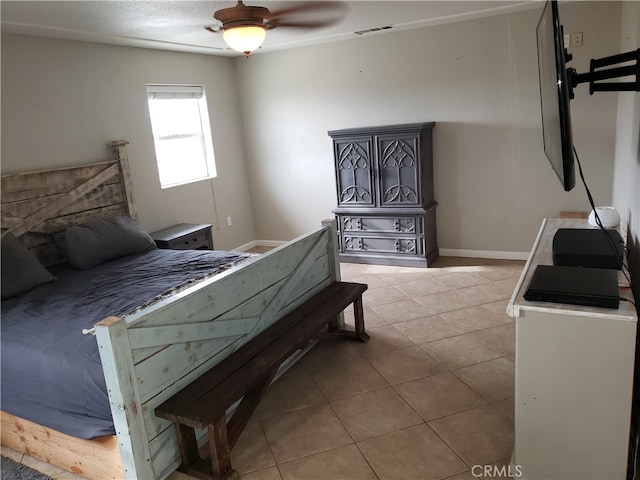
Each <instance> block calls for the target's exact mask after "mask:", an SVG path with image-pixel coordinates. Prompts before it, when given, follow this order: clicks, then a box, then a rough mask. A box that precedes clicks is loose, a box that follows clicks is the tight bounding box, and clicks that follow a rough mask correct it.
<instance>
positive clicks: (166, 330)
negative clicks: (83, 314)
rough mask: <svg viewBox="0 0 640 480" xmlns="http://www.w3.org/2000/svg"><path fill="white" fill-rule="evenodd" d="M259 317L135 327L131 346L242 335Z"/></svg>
mask: <svg viewBox="0 0 640 480" xmlns="http://www.w3.org/2000/svg"><path fill="white" fill-rule="evenodd" d="M257 321H258V317H252V318H234V319H230V320H217V321H215V322H213V321H212V322H202V323H190V324H188V325H167V326H163V327H148V328H134V329H131V330H130V331H129V341H130V342H131V348H133V349H137V348H148V347H160V346H165V345H170V344H173V343H181V344H184V343H186V342H192V341H198V340H210V339H213V338H221V337H230V336H234V337H235V336H240V335H246V334H247V333H249V332H250V331H251V330H252V329H253V326H254V325H255V324H256V322H257Z"/></svg>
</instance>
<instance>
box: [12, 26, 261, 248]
mask: <svg viewBox="0 0 640 480" xmlns="http://www.w3.org/2000/svg"><path fill="white" fill-rule="evenodd" d="M231 62H232V60H231V59H229V58H224V57H212V56H206V55H195V54H185V53H171V52H161V51H157V50H143V49H138V48H126V47H115V46H106V45H98V44H92V43H81V42H70V41H60V40H51V39H39V38H35V37H25V36H16V35H3V36H2V172H3V173H8V172H18V171H29V170H38V169H43V168H51V167H57V166H66V165H73V164H78V163H83V162H84V163H88V162H90V161H98V160H104V159H106V158H109V156H110V150H109V149H108V147H107V143H108V142H109V141H111V140H118V139H126V140H129V142H130V145H129V146H128V153H129V160H130V163H131V173H132V177H133V185H134V193H135V199H136V203H137V207H138V212H139V219H140V222H141V224H142V225H143V226H144V227H145V228H146V229H147V230H149V231H152V230H156V229H159V228H163V227H166V226H169V225H173V224H176V223H182V222H186V223H212V224H214V230H213V236H214V243H215V246H216V247H217V248H223V249H231V248H234V247H237V246H240V245H243V244H245V243H247V242H251V241H253V240H254V239H255V231H254V223H253V215H252V210H251V203H250V199H249V189H248V183H247V172H246V165H245V161H244V151H243V138H242V123H241V118H240V115H239V103H238V91H237V89H236V78H235V71H234V69H233V67H232V64H231ZM147 83H178V84H180V83H186V84H188V83H194V84H201V85H204V86H205V90H206V93H207V100H208V106H209V114H210V119H211V127H212V133H213V143H214V150H215V155H216V164H217V167H218V178H216V179H215V180H213V181H203V182H198V183H192V184H189V185H184V186H180V187H175V188H171V189H164V190H162V189H160V183H159V180H158V174H157V169H156V166H155V154H154V149H153V138H152V134H151V123H150V121H149V113H148V109H147V99H146V90H145V85H146V84H147ZM214 195H215V198H214ZM227 216H231V217H232V219H233V227H227V226H226V220H225V219H226V217H227ZM218 221H219V223H220V225H219V226H218Z"/></svg>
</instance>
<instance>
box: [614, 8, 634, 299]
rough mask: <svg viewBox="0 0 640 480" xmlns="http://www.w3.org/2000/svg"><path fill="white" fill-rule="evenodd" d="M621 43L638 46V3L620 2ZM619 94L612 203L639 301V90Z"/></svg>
mask: <svg viewBox="0 0 640 480" xmlns="http://www.w3.org/2000/svg"><path fill="white" fill-rule="evenodd" d="M620 44H621V45H620V51H621V52H628V51H631V50H635V49H636V48H640V3H639V2H632V1H627V2H624V3H623V7H622V32H621V42H620ZM618 95H619V96H618V118H617V137H616V156H615V175H614V178H613V205H614V206H615V207H616V209H617V210H618V211H619V212H620V216H621V218H622V222H621V225H622V228H623V229H624V230H625V231H626V235H625V237H626V240H627V244H628V247H629V249H630V254H629V260H630V262H629V266H630V269H631V273H632V275H633V277H632V278H633V282H634V284H635V295H636V302H637V301H638V300H640V141H639V139H638V137H639V136H640V93H634V92H623V93H620V94H618Z"/></svg>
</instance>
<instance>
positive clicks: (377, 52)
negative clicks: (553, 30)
mask: <svg viewBox="0 0 640 480" xmlns="http://www.w3.org/2000/svg"><path fill="white" fill-rule="evenodd" d="M541 9H542V4H539V6H536V8H535V9H533V10H529V11H525V12H519V13H513V14H507V15H501V16H496V17H491V18H483V19H478V20H470V21H464V22H460V23H453V24H446V25H439V26H432V27H427V28H422V29H417V30H410V31H403V32H394V33H384V34H380V35H372V36H368V37H362V38H356V39H354V40H347V41H341V42H336V43H331V44H325V45H319V46H313V47H303V48H299V49H294V50H287V51H279V52H272V53H265V54H258V55H255V56H252V57H250V58H249V59H248V60H246V59H244V58H239V59H236V60H235V62H236V67H237V70H238V79H239V82H240V92H241V95H242V99H241V101H242V117H243V120H244V126H245V132H246V139H247V148H246V149H247V163H248V166H249V179H250V185H251V191H252V198H253V212H254V217H255V220H256V232H257V236H258V238H259V239H281V240H284V239H288V238H291V237H293V236H295V235H297V234H300V233H302V232H304V231H305V230H308V229H310V228H312V227H313V226H314V225H316V224H317V222H318V219H320V218H324V217H328V216H330V215H331V210H332V208H334V207H335V202H336V200H335V199H336V192H335V186H334V184H335V181H334V173H333V165H332V161H333V160H332V147H331V139H330V138H329V137H328V136H327V131H328V130H333V129H339V128H348V127H360V126H374V125H385V124H394V123H405V122H420V121H432V120H433V121H435V122H436V123H437V124H436V127H435V130H434V142H435V167H434V168H435V183H436V185H435V194H436V200H437V201H438V202H439V206H438V209H437V226H438V242H439V246H440V248H441V249H444V251H445V253H446V252H447V251H451V250H455V251H456V252H458V253H460V252H461V251H462V252H463V253H464V252H468V251H472V253H473V252H477V251H482V252H496V251H497V252H527V251H528V250H529V249H530V248H531V245H532V242H533V240H534V238H535V235H536V232H537V230H538V228H539V225H540V222H541V221H542V219H543V218H544V217H549V216H557V215H558V214H559V212H560V211H563V210H571V211H575V210H580V211H586V210H588V209H589V207H588V203H587V199H586V196H585V193H584V189H583V188H582V186H581V185H578V186H577V187H576V188H575V189H574V190H573V191H572V192H570V193H565V192H564V191H563V190H562V188H561V185H560V182H559V181H558V179H557V178H556V177H555V174H554V173H553V171H552V169H551V167H550V166H549V164H548V162H547V160H546V157H545V156H544V153H543V150H542V131H541V126H540V107H539V89H538V77H537V75H538V73H537V53H536V38H535V27H536V24H537V22H538V19H539V17H540V13H541ZM560 13H561V17H562V20H563V22H564V23H565V24H566V25H567V26H568V27H569V29H568V30H567V31H581V32H583V33H584V47H582V48H581V49H576V50H575V51H574V62H573V65H574V66H575V68H577V69H578V70H579V71H582V70H584V69H585V68H587V69H588V61H589V59H590V58H592V57H599V56H603V55H609V54H613V53H617V51H618V48H619V35H620V4H619V3H618V2H580V3H577V4H574V3H571V4H562V5H561V7H560ZM572 107H573V108H574V110H575V115H574V133H575V143H576V146H577V148H578V151H579V153H580V157H581V159H582V162H583V164H584V167H585V170H586V172H587V176H588V181H589V185H590V187H591V190H592V192H593V194H594V196H595V197H596V198H597V199H599V201H600V202H602V203H607V202H610V201H611V182H612V169H613V151H614V143H615V138H614V137H615V133H614V132H615V110H616V99H615V96H614V95H608V94H605V95H602V94H601V95H600V96H593V97H590V96H589V95H588V90H587V89H586V87H579V89H578V91H577V95H576V100H574V101H573V104H572Z"/></svg>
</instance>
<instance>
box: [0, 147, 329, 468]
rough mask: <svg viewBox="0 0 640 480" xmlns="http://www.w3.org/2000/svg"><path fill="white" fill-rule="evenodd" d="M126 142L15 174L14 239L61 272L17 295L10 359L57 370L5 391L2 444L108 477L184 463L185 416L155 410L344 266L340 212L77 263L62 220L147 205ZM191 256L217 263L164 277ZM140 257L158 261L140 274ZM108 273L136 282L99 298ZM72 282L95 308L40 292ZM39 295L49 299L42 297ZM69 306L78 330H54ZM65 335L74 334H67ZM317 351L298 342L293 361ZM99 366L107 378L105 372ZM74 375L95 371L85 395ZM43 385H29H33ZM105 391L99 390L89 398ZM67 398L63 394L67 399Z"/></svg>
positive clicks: (7, 228)
mask: <svg viewBox="0 0 640 480" xmlns="http://www.w3.org/2000/svg"><path fill="white" fill-rule="evenodd" d="M126 145H127V142H126V141H117V142H112V143H111V148H112V151H113V158H112V159H110V160H107V161H104V162H97V163H87V164H85V165H81V166H77V167H69V168H63V169H55V170H48V171H40V172H31V173H21V174H9V175H3V176H2V235H3V241H4V240H5V239H7V238H10V237H11V236H13V237H15V238H17V239H19V240H20V243H21V244H22V245H24V246H25V247H27V248H28V249H29V251H30V252H31V253H32V254H33V255H34V256H35V257H37V258H38V260H39V262H40V263H41V264H42V265H43V266H45V267H46V268H47V271H48V272H49V273H51V274H52V275H53V276H54V277H55V278H56V280H53V281H45V282H44V283H42V284H41V285H39V286H37V287H35V288H33V289H31V290H29V291H28V292H25V293H21V294H19V295H17V296H14V297H12V298H8V299H6V300H3V327H2V328H3V332H2V342H3V345H2V350H3V365H4V363H5V362H6V363H7V368H8V366H9V364H10V363H13V365H11V367H12V368H19V367H20V366H23V368H24V369H25V371H24V376H25V377H36V378H39V380H38V384H39V385H40V384H44V383H47V382H48V383H51V384H53V385H54V393H53V394H51V393H47V394H46V395H43V394H40V395H37V397H39V398H37V399H36V400H34V401H32V402H29V401H24V402H20V400H19V399H12V400H11V402H9V401H7V405H11V410H12V412H7V411H4V410H5V409H4V404H3V406H2V407H3V409H2V410H3V411H2V412H1V413H2V444H3V445H6V446H9V447H11V448H13V449H15V450H18V451H22V452H25V453H28V454H30V455H32V456H35V457H38V458H41V459H43V460H45V461H48V462H50V463H52V464H55V465H58V466H61V467H62V468H65V469H67V470H69V471H73V472H75V473H79V474H81V475H83V476H86V477H88V478H95V479H105V478H129V479H142V478H144V479H157V478H165V477H166V476H167V475H169V474H170V473H171V472H172V471H174V470H175V469H176V468H177V467H178V465H179V463H180V454H179V451H178V446H177V442H176V438H175V433H174V429H173V426H172V424H171V423H170V422H168V421H166V420H162V419H160V418H158V417H156V416H155V415H154V413H153V412H154V409H155V407H156V406H158V405H159V404H161V403H162V402H163V401H164V400H166V399H167V398H169V397H170V396H172V395H173V393H175V392H176V391H179V390H180V389H182V388H183V387H184V386H185V385H187V384H189V383H190V382H192V381H193V380H194V379H195V378H197V377H199V376H200V375H201V374H202V373H204V372H206V371H207V370H208V369H210V368H211V367H212V366H213V365H215V364H217V363H218V362H219V361H220V360H222V359H223V358H225V357H226V356H228V355H229V354H230V353H232V352H233V351H235V350H237V349H238V348H239V347H240V346H242V345H243V344H245V343H246V342H248V341H249V340H250V339H251V338H253V337H254V336H255V335H257V334H258V333H259V332H261V331H263V330H264V329H265V328H267V327H268V326H269V325H272V324H273V323H275V322H277V321H278V320H279V319H280V318H282V317H283V316H284V315H285V314H286V313H288V312H289V311H291V310H293V309H294V308H295V307H296V306H298V305H300V304H301V303H303V302H304V301H305V300H306V299H307V298H309V297H310V296H312V295H314V294H315V293H317V292H318V291H319V290H321V289H322V288H324V287H326V286H327V285H328V284H329V283H331V282H333V281H336V280H339V279H340V278H339V264H338V259H337V248H336V229H335V224H334V223H333V222H332V221H326V222H323V224H322V226H321V227H320V228H319V229H318V230H316V231H313V232H310V233H308V234H306V235H303V236H301V237H299V238H297V239H295V240H292V241H290V242H288V243H286V244H284V245H282V246H280V247H278V248H276V249H274V250H272V251H271V252H269V253H267V254H264V255H260V256H247V255H244V254H242V253H238V252H235V253H234V252H198V251H192V252H176V251H168V250H162V251H161V250H159V249H155V248H153V246H149V248H148V249H143V250H142V251H136V252H135V253H132V254H128V255H121V256H120V257H116V258H113V259H109V260H107V261H103V262H100V263H99V264H97V265H91V266H90V267H89V268H87V269H84V270H78V269H77V268H71V267H69V266H68V265H67V264H66V263H64V262H63V261H64V260H66V259H67V258H68V255H69V252H66V254H67V255H66V256H65V255H64V254H63V252H62V251H61V248H60V247H61V246H63V245H65V244H64V243H60V232H69V231H71V228H70V226H77V225H80V226H84V225H86V224H87V223H91V221H94V220H95V219H112V218H118V219H123V218H124V219H133V220H132V221H133V223H134V226H135V221H134V220H135V217H136V210H135V202H134V198H133V193H132V188H131V180H130V175H129V166H128V158H127V151H126ZM119 221H120V220H119ZM67 236H68V238H67V245H68V244H69V238H70V237H69V233H67ZM3 248H4V247H3ZM62 250H64V247H63V248H62ZM210 255H213V256H215V257H216V260H212V259H211V258H209V256H210ZM160 257H162V260H160ZM166 257H169V260H167V259H166ZM187 257H188V259H189V262H188V263H189V264H190V265H191V264H193V265H198V262H201V263H203V265H202V267H196V268H195V270H196V271H197V275H195V276H194V275H193V273H189V274H188V275H187V274H185V275H186V276H185V275H183V274H178V277H177V278H176V279H175V280H173V284H172V288H169V287H168V286H167V285H164V284H162V285H160V286H158V287H157V288H156V287H155V286H154V288H156V289H154V288H151V286H153V285H155V283H156V280H154V279H152V278H151V275H152V274H153V272H154V271H160V272H164V270H163V268H165V267H164V266H158V265H164V264H157V263H155V262H156V261H162V262H166V261H168V262H169V263H171V262H173V263H175V264H179V263H185V262H184V260H185V259H186V258H187ZM134 264H136V265H140V264H142V265H144V266H146V268H147V270H145V271H142V272H139V273H137V274H136V275H137V276H136V275H133V274H132V273H131V272H133V271H135V270H134V268H133V266H132V265H134ZM123 272H127V273H126V275H123ZM160 277H167V275H165V274H163V273H161V275H160ZM113 278H115V279H116V281H114V280H113ZM118 278H123V279H125V280H128V281H129V283H128V284H127V283H126V282H125V281H124V280H122V281H117V279H118ZM141 279H144V281H143V280H141ZM106 284H122V285H119V286H120V287H121V288H122V289H123V290H121V292H124V293H120V294H117V293H116V294H109V295H108V297H107V298H110V299H111V301H108V302H106V303H103V304H102V306H100V307H99V308H98V304H99V303H100V302H99V300H101V299H100V297H101V294H100V292H101V291H102V290H101V288H102V287H103V286H104V285H106ZM62 285H67V287H68V288H70V290H71V291H76V292H83V294H82V295H81V296H79V298H80V299H85V300H86V299H91V301H89V302H85V304H87V305H88V307H87V305H85V307H87V309H86V310H83V309H82V308H81V307H78V306H72V307H70V309H68V310H65V309H64V308H63V307H64V306H65V305H66V304H67V303H68V302H67V301H66V300H61V299H60V298H58V302H57V304H55V305H54V307H52V306H50V305H39V306H38V303H37V302H38V299H39V298H43V297H44V298H50V297H52V296H54V297H55V294H54V293H52V292H56V291H57V289H58V288H59V287H61V286H62ZM136 288H137V289H139V290H142V291H143V292H144V293H143V296H142V297H140V296H139V292H137V293H136V294H135V295H134V294H133V293H132V294H131V295H130V296H131V299H130V298H129V295H128V294H127V292H132V291H133V290H135V289H136ZM159 293H161V295H158V294H159ZM3 295H4V292H3ZM145 295H146V296H145ZM103 297H104V295H103ZM56 298H57V297H56ZM113 299H117V301H116V300H113ZM33 301H35V302H36V303H35V305H36V307H33V303H28V302H33ZM16 305H17V307H16ZM25 305H28V306H25ZM16 309H17V310H22V313H24V310H26V311H33V310H34V309H35V310H38V309H39V310H41V311H40V312H39V315H40V316H39V317H38V318H37V319H35V320H34V319H31V320H29V321H30V322H32V323H29V321H25V320H23V317H13V316H12V315H13V314H14V312H15V310H16ZM5 313H6V317H5ZM91 315H94V318H92V317H91ZM5 318H6V319H7V323H6V325H5ZM60 318H64V319H65V320H66V319H67V318H69V321H68V322H66V321H65V322H62V323H68V324H69V326H70V333H57V331H56V332H53V331H52V330H50V328H52V327H51V325H50V323H54V322H53V320H48V319H56V321H57V320H59V319H60ZM88 319H90V320H88ZM56 323H60V322H56ZM12 325H13V330H10V329H9V328H10V327H11V326H12ZM5 328H7V330H6V334H5ZM51 338H53V339H55V340H54V342H53V344H54V345H53V346H50V347H46V348H41V349H40V351H41V352H42V353H41V352H40V351H39V352H38V353H37V357H38V358H34V357H36V355H34V354H33V353H28V354H25V353H24V352H25V351H24V350H22V349H23V348H26V347H24V346H22V345H21V343H20V342H26V343H29V342H35V343H36V344H37V345H39V343H38V342H40V341H41V340H42V341H44V340H45V339H49V340H51ZM65 338H66V339H67V340H69V339H70V343H69V344H67V346H66V347H64V346H63V341H62V340H63V339H65ZM5 341H6V342H8V343H7V344H6V345H5ZM48 350H53V351H56V350H57V351H59V350H66V351H67V353H68V351H70V350H76V351H77V352H74V353H78V354H80V355H81V356H82V357H83V358H84V359H85V360H84V363H82V362H80V361H76V360H68V359H67V360H59V359H57V360H55V361H49V360H48V359H47V358H46V357H43V355H44V354H45V353H44V352H45V351H48ZM16 352H18V353H16ZM303 353H304V352H302V351H300V352H298V353H297V354H296V355H294V356H293V357H292V358H291V359H290V360H289V362H288V364H290V363H291V362H294V361H295V360H296V359H297V358H298V357H299V356H300V355H302V354H303ZM5 354H7V355H10V356H8V357H5V356H4V355H5ZM11 355H15V356H11ZM20 355H23V357H22V358H21V357H20ZM31 360H33V361H31ZM62 364H67V365H70V367H71V368H70V370H69V371H67V370H65V369H63V368H59V367H58V366H59V365H62ZM288 364H285V365H284V368H286V367H287V365H288ZM88 365H92V366H91V367H90V368H89V367H88ZM89 370H91V372H89ZM65 371H67V373H63V372H65ZM69 372H70V373H69ZM88 372H89V373H88ZM96 372H97V379H96V378H94V377H93V376H92V375H95V374H96ZM65 375H66V377H65ZM74 376H77V377H87V378H89V385H90V386H89V387H87V386H86V385H87V384H84V386H81V387H78V388H77V390H76V391H77V395H69V392H70V391H73V390H72V389H73V388H75V387H73V386H70V385H71V384H70V383H69V382H70V380H68V378H69V377H74ZM101 382H103V383H101ZM61 385H65V388H64V389H63V388H62V386H61ZM56 387H57V390H56V389H55V388H56ZM4 388H5V385H4V379H3V390H4ZM20 388H22V387H13V386H12V387H10V388H9V391H10V392H13V391H15V392H16V395H17V394H18V393H19V392H18V390H20ZM29 388H30V389H31V390H29ZM33 389H34V387H33V386H32V387H25V391H26V392H32V393H33V392H34V390H33ZM35 391H38V390H35ZM3 395H4V394H3ZM27 396H28V395H27ZM33 397H34V395H33V394H32V395H31V398H33ZM96 398H97V399H98V400H97V402H96V403H95V404H94V403H91V402H90V401H89V400H88V399H96ZM65 402H67V404H66V406H64V404H65ZM21 403H22V404H21ZM36 403H37V404H38V406H35V405H34V404H36ZM60 403H62V404H63V406H62V407H60V406H59V405H58V406H57V407H56V404H60ZM69 403H71V404H73V406H74V407H76V408H80V409H82V408H84V409H85V413H84V414H79V415H78V414H74V415H76V416H80V417H88V418H90V419H91V422H89V423H90V424H92V425H91V426H89V427H88V428H87V429H86V430H85V429H84V428H85V427H83V426H77V427H76V426H74V425H73V422H72V421H71V420H70V419H69V418H68V417H65V416H64V415H62V414H60V413H59V411H60V409H61V410H64V411H67V413H68V411H71V410H72V409H71V407H70V406H69ZM78 404H80V407H78ZM16 405H17V406H16ZM88 405H89V406H88ZM91 405H97V406H95V407H94V406H91ZM54 407H56V408H58V413H54V415H53V416H54V418H55V420H53V421H52V420H49V417H48V416H47V415H44V416H43V413H42V411H40V412H37V410H38V409H40V410H44V411H46V410H53V409H54ZM45 413H47V412H45ZM43 418H44V419H46V420H42V419H43ZM83 420H85V419H83ZM94 420H96V421H95V422H93V421H94ZM81 423H82V422H81ZM205 437H206V432H201V440H202V441H204V439H205Z"/></svg>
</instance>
